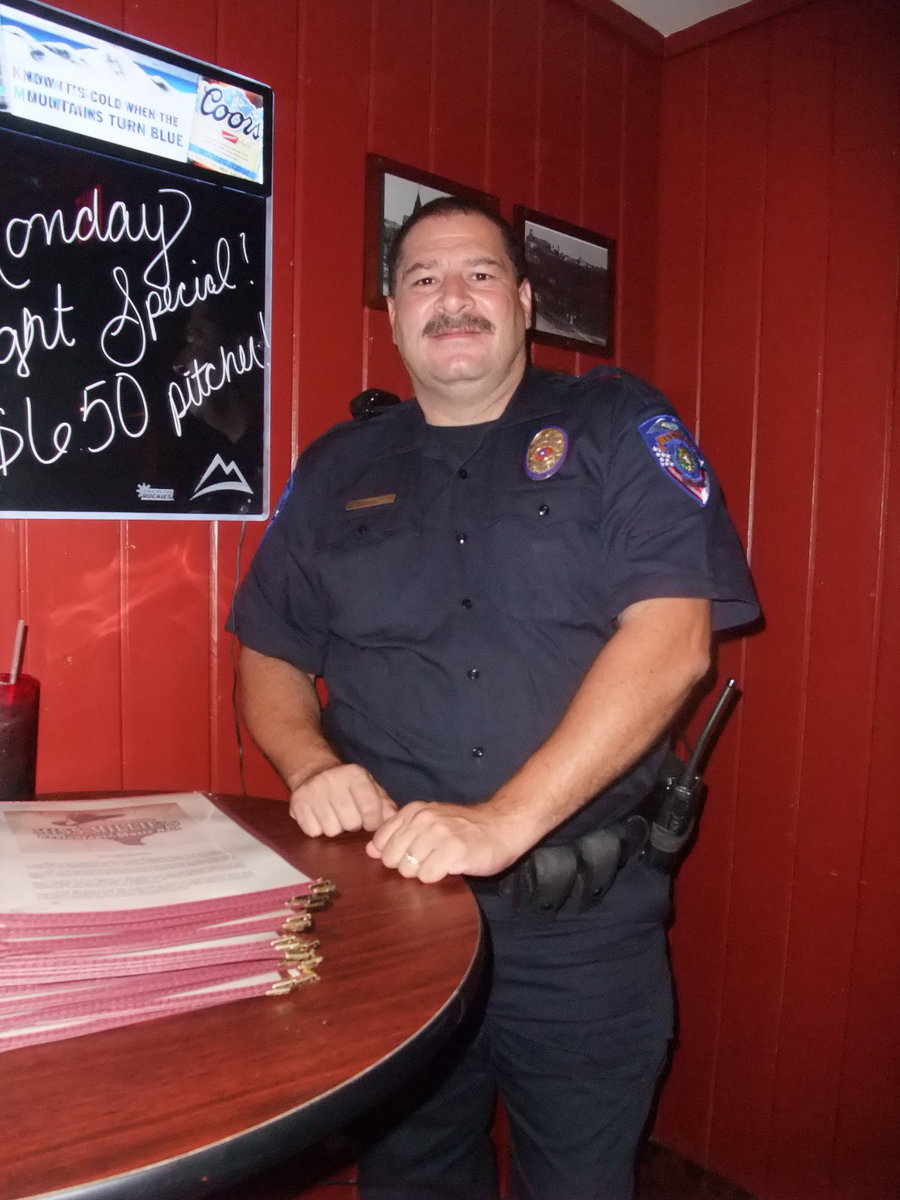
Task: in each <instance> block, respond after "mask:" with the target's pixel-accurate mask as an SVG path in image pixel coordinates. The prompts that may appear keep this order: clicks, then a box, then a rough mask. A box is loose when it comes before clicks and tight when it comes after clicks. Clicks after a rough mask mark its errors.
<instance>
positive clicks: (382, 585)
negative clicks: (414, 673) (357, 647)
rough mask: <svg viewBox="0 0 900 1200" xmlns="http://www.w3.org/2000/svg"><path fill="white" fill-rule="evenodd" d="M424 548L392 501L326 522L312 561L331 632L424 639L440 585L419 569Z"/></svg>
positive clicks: (414, 525)
mask: <svg viewBox="0 0 900 1200" xmlns="http://www.w3.org/2000/svg"><path fill="white" fill-rule="evenodd" d="M426 544H427V541H426V539H425V538H424V536H423V532H422V530H421V528H420V527H419V525H418V522H416V521H415V520H414V519H412V517H411V515H410V514H409V513H408V512H406V511H404V506H400V505H399V504H396V503H393V502H392V503H384V504H381V505H377V506H376V505H373V506H371V507H367V508H360V509H353V510H350V511H342V512H340V513H337V514H335V515H334V517H333V518H332V519H331V520H329V521H327V522H326V523H325V525H324V527H323V529H322V532H321V534H320V536H319V538H318V539H317V541H316V545H315V559H316V569H317V572H318V575H319V578H320V580H321V582H322V585H323V588H324V591H325V594H326V597H327V600H328V606H329V625H330V628H331V629H332V631H333V632H334V633H335V634H337V635H338V636H340V637H344V638H347V639H348V640H351V641H358V640H361V639H362V640H365V639H366V638H371V639H373V641H380V640H383V639H385V638H390V637H396V636H397V635H406V636H413V637H417V638H418V637H423V636H426V635H427V633H428V630H429V628H430V625H431V623H432V621H433V619H434V613H435V605H434V596H435V589H437V591H438V594H439V592H440V588H441V585H442V584H441V580H440V579H437V580H435V578H434V575H435V572H434V570H433V569H432V570H431V571H428V570H425V569H423V567H424V564H423V548H424V546H425V545H426Z"/></svg>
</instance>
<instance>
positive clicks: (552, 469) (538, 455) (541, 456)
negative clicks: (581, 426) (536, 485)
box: [525, 425, 569, 479]
mask: <svg viewBox="0 0 900 1200" xmlns="http://www.w3.org/2000/svg"><path fill="white" fill-rule="evenodd" d="M568 449H569V437H568V434H567V433H566V431H565V430H564V429H559V428H557V426H556V425H550V426H548V427H547V428H546V429H540V430H538V432H537V433H536V434H535V435H534V437H533V438H532V439H531V441H530V442H529V443H528V449H527V450H526V451H525V474H526V475H527V476H528V478H529V479H549V478H550V476H551V475H555V474H556V472H557V471H558V470H559V468H560V467H561V466H562V465H563V463H564V462H565V460H566V454H567V452H568Z"/></svg>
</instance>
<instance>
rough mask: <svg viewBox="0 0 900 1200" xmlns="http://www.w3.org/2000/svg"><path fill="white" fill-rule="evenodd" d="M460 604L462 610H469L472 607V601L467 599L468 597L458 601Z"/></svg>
mask: <svg viewBox="0 0 900 1200" xmlns="http://www.w3.org/2000/svg"><path fill="white" fill-rule="evenodd" d="M460 604H461V605H462V606H463V608H471V607H472V601H471V600H470V599H469V597H468V596H465V597H464V598H463V599H462V600H460Z"/></svg>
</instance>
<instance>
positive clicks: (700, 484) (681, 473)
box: [638, 413, 709, 504]
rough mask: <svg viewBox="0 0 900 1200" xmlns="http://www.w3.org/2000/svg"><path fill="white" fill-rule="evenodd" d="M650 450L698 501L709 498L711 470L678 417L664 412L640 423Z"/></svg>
mask: <svg viewBox="0 0 900 1200" xmlns="http://www.w3.org/2000/svg"><path fill="white" fill-rule="evenodd" d="M638 432H639V433H640V435H641V437H642V438H643V439H644V442H645V443H646V445H647V449H648V450H649V451H650V453H651V454H652V455H653V457H654V458H655V459H656V461H657V462H658V463H659V465H660V467H661V468H662V470H663V471H665V473H666V474H667V475H668V476H669V478H670V479H672V480H674V482H675V483H677V484H678V486H679V487H680V488H683V490H684V491H686V492H687V493H688V495H689V496H693V498H694V499H695V500H696V501H697V503H698V504H706V502H707V500H708V499H709V472H708V471H707V469H706V463H705V462H704V461H703V456H702V455H701V453H700V451H699V450H698V448H697V443H696V442H695V441H694V439H693V438H692V437H691V435H690V433H688V431H687V429H686V428H685V426H684V425H683V424H682V423H681V421H679V420H678V418H677V417H673V416H670V415H669V414H667V413H663V414H661V415H660V416H658V417H650V419H649V420H647V421H642V422H641V424H640V425H638Z"/></svg>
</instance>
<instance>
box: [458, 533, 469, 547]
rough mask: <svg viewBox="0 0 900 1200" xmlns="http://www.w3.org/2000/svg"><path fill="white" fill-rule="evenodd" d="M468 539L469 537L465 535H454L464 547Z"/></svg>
mask: <svg viewBox="0 0 900 1200" xmlns="http://www.w3.org/2000/svg"><path fill="white" fill-rule="evenodd" d="M468 537H469V535H468V534H467V533H458V534H457V535H456V540H457V541H458V542H459V544H460V545H461V546H464V545H465V544H466V541H467V540H468Z"/></svg>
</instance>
